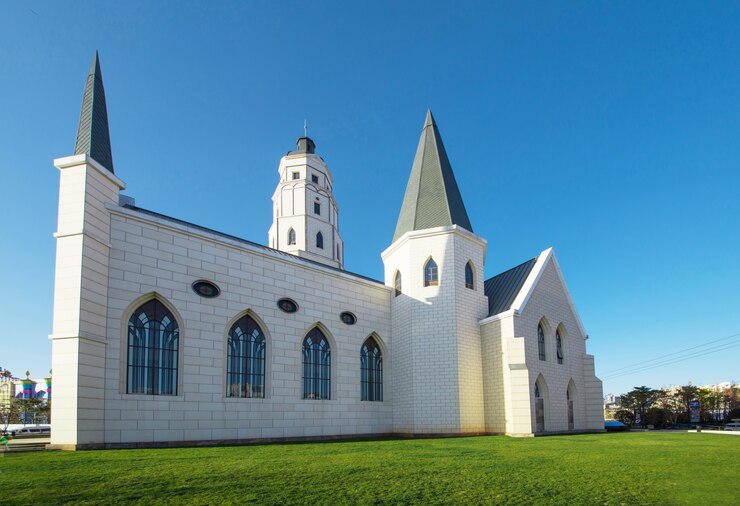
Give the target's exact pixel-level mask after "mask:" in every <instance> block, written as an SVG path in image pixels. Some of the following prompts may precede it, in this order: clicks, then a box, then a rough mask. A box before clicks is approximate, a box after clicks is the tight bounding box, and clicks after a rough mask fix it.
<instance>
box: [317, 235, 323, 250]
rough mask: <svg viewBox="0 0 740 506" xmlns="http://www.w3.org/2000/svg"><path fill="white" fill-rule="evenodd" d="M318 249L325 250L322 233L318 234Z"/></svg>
mask: <svg viewBox="0 0 740 506" xmlns="http://www.w3.org/2000/svg"><path fill="white" fill-rule="evenodd" d="M316 247H317V248H319V249H324V236H323V234H322V233H321V232H319V233H318V234H316Z"/></svg>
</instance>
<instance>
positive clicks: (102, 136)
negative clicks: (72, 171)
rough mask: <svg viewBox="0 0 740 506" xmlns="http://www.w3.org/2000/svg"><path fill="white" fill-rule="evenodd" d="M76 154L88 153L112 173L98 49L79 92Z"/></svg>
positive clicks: (106, 110)
mask: <svg viewBox="0 0 740 506" xmlns="http://www.w3.org/2000/svg"><path fill="white" fill-rule="evenodd" d="M74 154H76V155H82V154H86V155H90V157H91V158H93V159H94V160H95V161H96V162H98V163H99V164H100V165H102V166H103V167H105V168H106V169H108V170H109V171H111V172H113V154H112V153H111V148H110V132H109V131H108V108H107V106H106V104H105V89H104V88H103V74H102V72H100V61H99V60H98V52H97V51H95V56H93V61H92V65H90V71H89V72H88V75H87V81H86V82H85V93H84V94H83V95H82V109H81V110H80V123H79V126H78V127H77V140H76V141H75V153H74Z"/></svg>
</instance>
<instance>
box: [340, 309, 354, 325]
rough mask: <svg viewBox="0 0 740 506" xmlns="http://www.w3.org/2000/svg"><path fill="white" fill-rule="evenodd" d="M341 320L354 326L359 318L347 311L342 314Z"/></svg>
mask: <svg viewBox="0 0 740 506" xmlns="http://www.w3.org/2000/svg"><path fill="white" fill-rule="evenodd" d="M339 318H341V319H342V321H343V322H344V323H346V324H347V325H354V324H355V323H356V322H357V317H356V316H355V315H353V314H352V313H350V312H349V311H345V312H344V313H342V314H340V315H339Z"/></svg>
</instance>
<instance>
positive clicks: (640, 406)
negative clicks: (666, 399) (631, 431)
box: [620, 385, 660, 427]
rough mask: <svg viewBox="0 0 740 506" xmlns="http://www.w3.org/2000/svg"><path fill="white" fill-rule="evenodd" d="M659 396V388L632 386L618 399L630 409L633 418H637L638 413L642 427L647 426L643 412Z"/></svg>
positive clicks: (645, 411)
mask: <svg viewBox="0 0 740 506" xmlns="http://www.w3.org/2000/svg"><path fill="white" fill-rule="evenodd" d="M659 398H660V390H653V389H652V388H650V387H646V386H644V385H643V386H641V387H634V388H633V389H632V390H631V391H630V392H627V393H626V394H625V395H622V396H621V398H620V400H621V401H622V406H623V407H625V408H627V409H631V410H632V413H633V417H634V420H637V418H638V417H637V415H638V414H639V415H640V425H641V426H642V427H646V426H647V421H646V419H645V414H646V413H647V409H648V408H649V407H651V406H652V405H653V404H655V403H656V402H657V401H658V399H659Z"/></svg>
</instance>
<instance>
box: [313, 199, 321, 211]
mask: <svg viewBox="0 0 740 506" xmlns="http://www.w3.org/2000/svg"><path fill="white" fill-rule="evenodd" d="M313 213H314V214H318V215H321V202H320V201H319V200H318V199H316V202H314V203H313Z"/></svg>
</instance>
